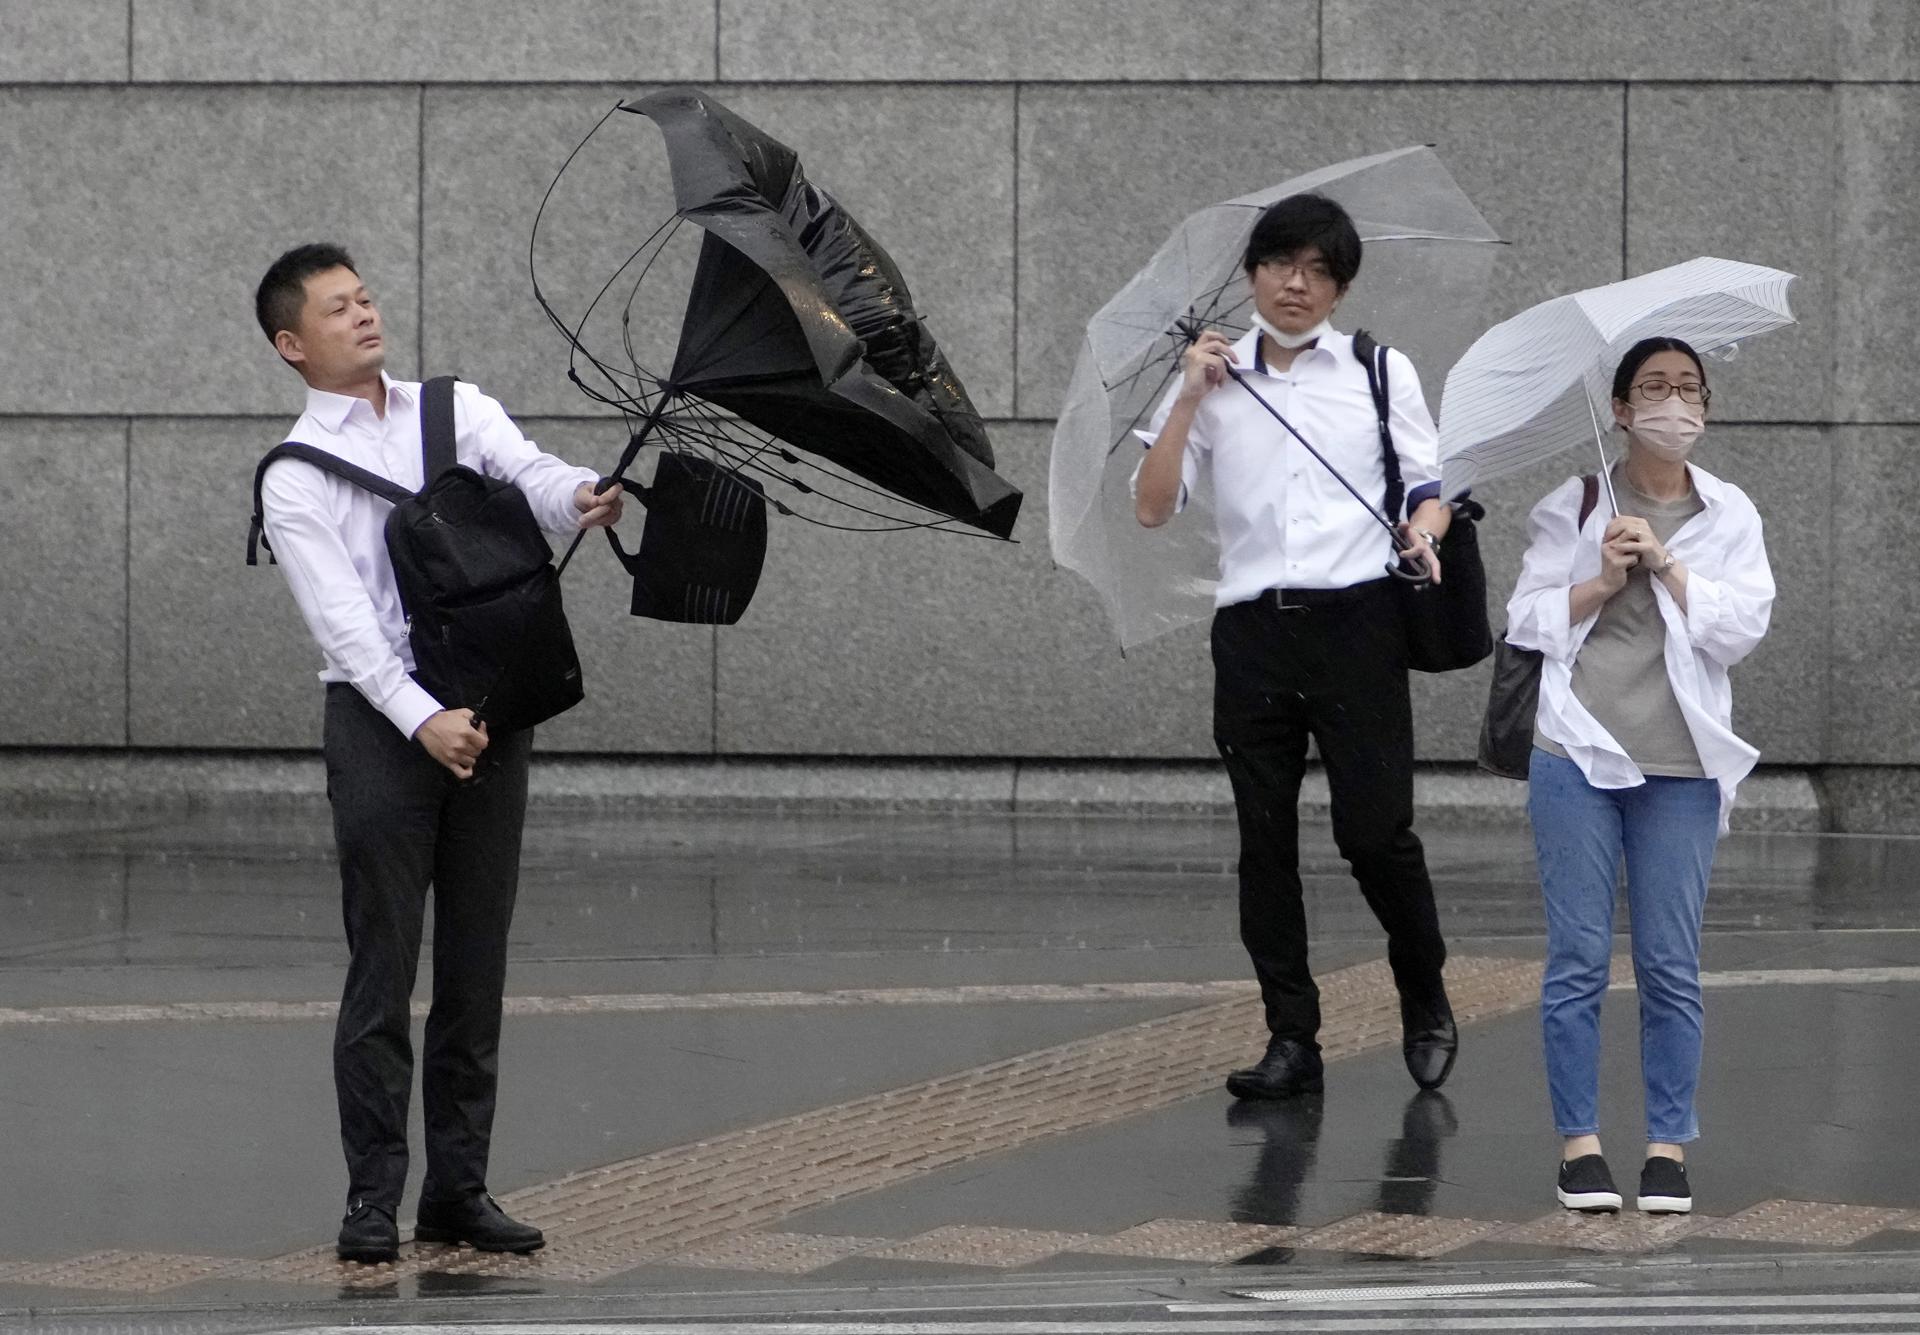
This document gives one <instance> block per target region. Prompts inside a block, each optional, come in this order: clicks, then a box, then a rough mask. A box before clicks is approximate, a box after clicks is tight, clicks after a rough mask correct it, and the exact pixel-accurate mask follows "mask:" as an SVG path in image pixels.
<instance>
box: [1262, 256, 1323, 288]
mask: <svg viewBox="0 0 1920 1335" xmlns="http://www.w3.org/2000/svg"><path fill="white" fill-rule="evenodd" d="M1259 267H1260V268H1262V269H1265V270H1266V271H1267V272H1268V273H1269V274H1271V275H1272V276H1273V277H1275V278H1278V279H1280V280H1281V281H1282V282H1285V281H1286V280H1287V279H1289V278H1296V277H1297V278H1299V279H1300V280H1301V281H1303V282H1305V283H1308V284H1311V285H1314V286H1319V285H1322V284H1326V283H1331V282H1332V281H1333V270H1332V269H1330V268H1328V267H1327V262H1326V261H1325V260H1299V261H1295V260H1277V259H1276V260H1261V261H1260V264H1259Z"/></svg>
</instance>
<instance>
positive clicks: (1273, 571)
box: [1135, 330, 1440, 607]
mask: <svg viewBox="0 0 1920 1335" xmlns="http://www.w3.org/2000/svg"><path fill="white" fill-rule="evenodd" d="M1233 351H1234V355H1235V356H1236V357H1238V358H1239V360H1238V362H1236V363H1235V368H1236V369H1237V370H1238V371H1239V372H1240V374H1241V375H1242V376H1243V377H1244V378H1245V380H1246V382H1247V384H1249V385H1251V386H1252V387H1253V388H1254V389H1255V390H1256V391H1257V392H1258V393H1259V394H1260V396H1261V397H1262V398H1263V399H1265V400H1266V401H1267V402H1268V403H1271V404H1272V405H1273V406H1274V408H1275V409H1277V410H1278V411H1279V412H1280V414H1281V415H1282V416H1283V417H1285V418H1286V419H1287V420H1288V421H1289V422H1291V423H1293V425H1294V427H1295V428H1296V429H1297V430H1298V431H1299V432H1300V434H1301V435H1303V436H1305V437H1306V438H1307V439H1308V440H1310V441H1312V442H1313V445H1314V448H1315V449H1317V450H1319V451H1320V453H1321V454H1323V455H1325V456H1326V458H1327V461H1328V462H1329V463H1331V464H1332V465H1333V466H1334V467H1335V468H1337V469H1339V470H1340V472H1341V473H1342V474H1343V475H1344V476H1345V477H1346V479H1347V481H1349V482H1351V483H1352V484H1353V485H1354V487H1355V489H1357V490H1358V491H1359V493H1360V494H1361V495H1362V496H1365V497H1367V498H1369V500H1370V501H1371V503H1372V505H1373V506H1374V516H1378V515H1379V514H1380V513H1381V512H1380V509H1379V507H1380V505H1381V504H1382V503H1383V502H1384V501H1385V499H1386V491H1387V472H1386V466H1385V463H1384V461H1383V460H1382V459H1381V457H1380V425H1379V421H1380V419H1379V415H1378V414H1377V413H1376V412H1375V410H1374V406H1373V393H1372V391H1371V390H1370V389H1369V388H1368V385H1367V368H1366V367H1365V366H1364V365H1363V364H1362V363H1361V361H1360V359H1359V358H1358V357H1355V356H1354V355H1353V338H1352V336H1351V335H1349V334H1342V333H1338V332H1329V333H1327V334H1324V335H1322V336H1321V338H1320V340H1319V341H1318V342H1317V343H1316V344H1315V345H1314V346H1313V347H1311V348H1304V349H1302V350H1301V351H1300V352H1299V353H1297V354H1296V355H1295V356H1294V359H1293V364H1292V365H1291V366H1290V367H1288V368H1287V369H1286V370H1284V371H1278V370H1275V369H1273V368H1272V367H1269V366H1267V365H1266V364H1265V362H1264V360H1263V359H1262V358H1261V357H1260V355H1259V353H1260V340H1259V333H1258V331H1257V330H1256V331H1250V332H1248V333H1247V334H1246V335H1244V336H1243V337H1242V338H1241V339H1240V341H1239V342H1237V343H1235V344H1234V345H1233ZM1179 392H1180V387H1179V385H1177V384H1176V385H1175V386H1174V387H1173V388H1172V389H1171V390H1169V391H1168V392H1167V396H1166V397H1165V398H1164V399H1162V400H1161V402H1160V406H1159V408H1158V409H1157V410H1155V412H1154V415H1153V419H1152V421H1151V423H1150V424H1149V426H1148V428H1147V429H1146V430H1144V431H1141V432H1138V433H1137V434H1138V435H1139V436H1140V438H1141V439H1142V440H1143V441H1145V442H1146V444H1147V446H1148V448H1151V447H1152V445H1153V442H1154V440H1155V439H1156V438H1158V436H1159V435H1160V431H1161V429H1162V428H1163V427H1164V426H1165V425H1166V422H1167V417H1168V415H1169V414H1170V413H1172V411H1173V403H1174V400H1175V398H1176V397H1178V395H1179ZM1387 392H1388V396H1389V415H1388V419H1387V420H1388V423H1389V425H1390V426H1391V427H1392V429H1393V445H1394V452H1395V453H1396V454H1397V455H1399V457H1400V475H1401V479H1402V481H1404V482H1405V484H1406V488H1407V498H1408V499H1407V507H1408V510H1409V511H1411V510H1412V509H1413V508H1414V507H1416V506H1418V505H1419V503H1420V502H1421V501H1422V500H1424V499H1426V498H1427V497H1428V496H1430V495H1434V494H1437V493H1438V490H1439V480H1440V442H1439V437H1438V434H1437V433H1436V432H1435V431H1434V427H1433V416H1432V414H1430V413H1429V412H1428V411H1427V401H1426V399H1425V398H1424V397H1422V396H1421V393H1420V377H1419V374H1418V373H1417V372H1416V371H1415V370H1414V369H1413V363H1412V362H1411V361H1409V360H1408V359H1407V358H1406V357H1405V356H1404V355H1402V354H1401V353H1399V352H1397V351H1393V350H1389V351H1388V353H1387ZM1203 469H1205V470H1208V471H1209V473H1210V480H1211V482H1212V484H1213V505H1214V515H1215V520H1216V522H1217V524H1218V525H1219V531H1220V584H1219V587H1218V589H1216V590H1215V593H1214V605H1215V606H1217V607H1226V606H1228V605H1229V604H1231V603H1241V602H1246V601H1247V600H1248V599H1250V598H1257V597H1259V596H1260V594H1261V593H1262V591H1264V590H1266V589H1274V588H1286V589H1344V588H1348V587H1350V586H1352V585H1355V584H1362V583H1365V582H1367V581H1368V580H1375V579H1382V578H1385V576H1386V568H1387V562H1388V561H1389V560H1391V559H1392V556H1393V542H1392V540H1391V539H1390V538H1389V537H1388V536H1387V531H1386V529H1384V528H1382V527H1381V526H1380V523H1379V520H1378V519H1377V518H1375V517H1373V516H1369V515H1368V513H1367V511H1366V510H1365V509H1364V508H1363V507H1362V506H1361V504H1360V502H1359V501H1357V500H1355V499H1354V498H1353V496H1352V495H1351V494H1350V493H1349V492H1348V491H1347V489H1346V488H1345V487H1342V486H1341V485H1340V484H1339V482H1337V481H1336V480H1335V479H1334V477H1333V475H1332V474H1331V473H1329V472H1328V471H1327V470H1326V468H1325V467H1324V466H1323V465H1322V464H1321V463H1320V462H1319V461H1318V460H1316V459H1315V458H1314V457H1313V456H1312V455H1311V454H1309V453H1308V452H1307V451H1306V449H1305V448H1304V447H1303V446H1302V445H1301V444H1300V442H1299V441H1297V440H1295V439H1294V438H1293V436H1292V435H1290V434H1289V433H1288V431H1287V429H1286V428H1285V427H1283V426H1281V425H1280V423H1278V422H1276V421H1274V420H1273V417H1272V415H1271V414H1270V413H1268V412H1267V410H1266V409H1265V408H1263V407H1261V406H1260V404H1258V403H1256V402H1255V401H1254V398H1253V395H1251V394H1249V393H1247V391H1246V390H1244V389H1242V388H1241V387H1240V386H1239V385H1236V384H1234V383H1233V382H1232V381H1228V382H1227V383H1225V384H1222V385H1217V386H1215V387H1214V388H1213V389H1212V390H1210V391H1209V392H1208V393H1207V396H1206V397H1205V398H1203V399H1201V400H1200V406H1199V409H1198V410H1197V411H1196V412H1195V413H1194V416H1193V427H1192V429H1191V430H1190V431H1189V432H1188V433H1187V448H1186V453H1185V455H1184V456H1183V457H1182V459H1181V462H1180V471H1181V479H1182V481H1181V488H1180V505H1181V507H1182V508H1184V507H1185V505H1186V501H1187V496H1188V494H1189V493H1190V492H1191V491H1192V490H1193V489H1194V488H1195V487H1196V486H1198V485H1199V481H1200V478H1201V476H1202V471H1201V470H1203ZM1135 475H1136V477H1137V476H1138V470H1137V469H1136V472H1135ZM1403 517H1404V516H1402V515H1396V516H1394V518H1395V519H1396V520H1398V519H1401V518H1403Z"/></svg>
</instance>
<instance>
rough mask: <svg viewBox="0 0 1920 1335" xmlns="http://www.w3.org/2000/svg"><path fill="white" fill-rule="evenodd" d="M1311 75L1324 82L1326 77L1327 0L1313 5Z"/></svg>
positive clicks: (1319, 81)
mask: <svg viewBox="0 0 1920 1335" xmlns="http://www.w3.org/2000/svg"><path fill="white" fill-rule="evenodd" d="M1313 77H1314V80H1315V81H1316V82H1318V83H1325V82H1326V79H1327V0H1320V3H1319V4H1317V5H1316V6H1314V14H1313Z"/></svg>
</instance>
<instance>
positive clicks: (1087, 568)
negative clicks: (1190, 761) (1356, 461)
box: [1048, 147, 1500, 649]
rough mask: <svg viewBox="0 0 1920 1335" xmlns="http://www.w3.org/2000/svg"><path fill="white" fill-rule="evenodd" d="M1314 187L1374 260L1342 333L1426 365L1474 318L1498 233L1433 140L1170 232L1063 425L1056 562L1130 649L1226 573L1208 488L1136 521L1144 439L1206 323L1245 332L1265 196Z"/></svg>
mask: <svg viewBox="0 0 1920 1335" xmlns="http://www.w3.org/2000/svg"><path fill="white" fill-rule="evenodd" d="M1307 192H1313V193H1318V194H1322V195H1325V196H1327V197H1328V198H1330V199H1332V200H1334V201H1336V202H1337V203H1339V204H1340V205H1341V206H1342V207H1344V208H1345V209H1346V210H1347V212H1348V213H1349V214H1351V215H1352V217H1353V220H1354V223H1355V225H1356V226H1357V227H1358V229H1359V232H1360V238H1361V242H1362V244H1363V258H1362V262H1361V266H1360V274H1359V277H1358V278H1357V279H1356V280H1355V282H1354V285H1353V288H1352V290H1351V291H1350V292H1349V293H1348V295H1347V297H1346V298H1345V300H1344V301H1343V302H1342V304H1341V308H1340V309H1341V315H1342V324H1343V326H1347V327H1365V328H1367V329H1369V330H1371V331H1372V332H1373V333H1374V335H1375V336H1376V337H1377V338H1379V339H1380V341H1381V342H1383V343H1388V344H1391V345H1392V346H1395V347H1398V348H1400V349H1401V350H1402V351H1404V352H1406V353H1407V355H1408V356H1409V357H1411V358H1413V360H1414V363H1415V365H1420V364H1422V363H1424V364H1426V365H1429V366H1435V365H1437V366H1445V365H1447V364H1449V363H1450V362H1451V361H1452V359H1453V357H1454V356H1457V355H1458V353H1459V351H1460V349H1461V348H1462V347H1463V346H1464V345H1465V343H1466V341H1467V337H1468V335H1469V334H1470V333H1471V331H1472V330H1473V329H1474V328H1475V327H1477V318H1476V317H1477V316H1478V314H1479V312H1480V310H1481V303H1482V301H1483V300H1484V297H1485V293H1486V288H1487V281H1488V279H1489V277H1490V276H1491V274H1492V269H1493V263H1494V259H1495V256H1496V253H1497V252H1496V248H1497V246H1498V245H1499V242H1500V238H1499V237H1498V236H1497V235H1496V234H1495V233H1494V231H1493V229H1492V227H1491V226H1489V225H1488V223H1487V221H1486V219H1485V218H1483V217H1481V216H1480V212H1479V210H1478V209H1476V208H1475V207H1474V206H1473V202H1472V201H1471V200H1469V199H1468V198H1467V196H1466V194H1465V193H1464V192H1463V191H1462V190H1461V189H1460V187H1459V186H1458V185H1457V184H1456V183H1455V182H1454V180H1453V177H1452V175H1451V174H1449V173H1448V171H1447V169H1446V166H1445V165H1444V164H1443V163H1442V162H1441V161H1440V158H1439V156H1438V155H1437V154H1435V153H1434V151H1433V150H1432V149H1431V148H1426V147H1415V148H1403V149H1398V150H1396V151H1394V152H1390V153H1381V154H1376V155H1374V156H1371V157H1365V158H1356V159H1353V160H1351V161H1347V162H1342V163H1338V164H1335V165H1334V166H1330V167H1324V168H1321V169H1320V170H1318V171H1313V172H1309V173H1307V174H1306V175H1304V176H1296V177H1293V178H1292V179H1290V180H1286V181H1282V182H1280V183H1279V184H1277V185H1273V186H1269V187H1268V188H1266V189H1264V190H1259V191H1256V192H1255V193H1253V194H1250V195H1243V196H1241V197H1239V198H1237V199H1230V200H1227V201H1225V202H1223V203H1219V204H1214V205H1212V206H1210V207H1208V208H1204V209H1201V210H1200V211H1199V212H1197V213H1195V214H1193V215H1191V216H1190V217H1188V218H1187V219H1186V220H1185V221H1184V222H1182V223H1181V224H1180V225H1179V226H1178V227H1177V228H1175V229H1174V232H1173V235H1172V236H1171V237H1169V238H1168V240H1167V242H1166V244H1164V245H1163V246H1161V247H1160V249H1159V250H1158V251H1157V252H1156V253H1155V254H1154V256H1153V258H1152V259H1151V260H1149V261H1148V263H1147V265H1146V267H1145V268H1143V269H1141V270H1140V272H1139V273H1137V274H1135V275H1134V277H1133V278H1132V279H1131V280H1130V281H1129V282H1128V283H1127V284H1126V286H1125V287H1123V288H1121V290H1120V291H1119V292H1118V293H1117V294H1115V296H1114V297H1113V299H1112V300H1110V301H1108V302H1107V303H1106V305H1104V306H1102V307H1101V308H1100V310H1099V312H1098V313H1097V314H1095V315H1094V317H1093V318H1092V319H1091V320H1090V321H1088V323H1087V331H1086V335H1085V338H1084V339H1083V340H1082V343H1081V347H1080V355H1079V359H1078V361H1077V362H1076V363H1075V366H1074V372H1073V378H1072V379H1071V381H1070V382H1069V383H1068V388H1067V394H1066V398H1065V401H1064V405H1063V407H1062V410H1061V414H1060V419H1059V422H1058V424H1057V426H1056V427H1055V429H1054V434H1053V451H1052V459H1051V467H1050V470H1049V477H1048V498H1049V504H1050V537H1051V541H1052V546H1053V558H1054V560H1055V561H1056V562H1057V563H1058V564H1060V565H1062V566H1065V567H1067V568H1068V569H1070V570H1073V571H1075V572H1077V573H1078V574H1080V575H1081V576H1082V577H1084V578H1085V579H1086V580H1087V581H1088V582H1089V583H1090V584H1092V585H1093V587H1094V588H1095V589H1096V590H1097V591H1098V592H1099V594H1100V597H1101V599H1102V600H1103V601H1104V602H1105V604H1106V607H1107V611H1108V615H1109V617H1110V619H1111V621H1112V623H1113V627H1114V630H1115V632H1116V633H1117V634H1118V636H1119V639H1120V643H1121V646H1122V648H1123V649H1125V648H1132V647H1133V646H1135V645H1139V644H1143V643H1145V642H1147V641H1149V640H1152V639H1154V638H1156V637H1157V636H1160V635H1164V634H1166V633H1168V632H1169V631H1172V630H1176V629H1178V628H1179V627H1181V626H1184V625H1187V624H1190V623H1192V622H1194V621H1198V620H1201V619H1203V618H1205V617H1208V616H1210V615H1212V612H1213V590H1214V585H1215V583H1216V581H1217V579H1218V576H1219V538H1218V534H1217V531H1216V529H1215V525H1214V519H1213V506H1212V498H1211V496H1210V495H1209V494H1207V492H1206V489H1205V487H1204V485H1203V487H1202V488H1201V489H1200V491H1199V492H1198V493H1197V494H1196V495H1194V496H1193V497H1191V498H1190V501H1189V504H1188V507H1187V513H1185V514H1183V515H1181V516H1180V518H1179V519H1178V520H1176V521H1175V522H1174V523H1171V524H1167V525H1164V526H1162V527H1161V528H1158V529H1146V528H1142V527H1141V526H1140V524H1139V523H1138V522H1137V521H1136V520H1135V518H1134V513H1133V496H1132V488H1131V481H1132V477H1133V472H1134V469H1135V467H1136V466H1137V465H1138V464H1139V462H1140V451H1141V445H1140V441H1139V439H1138V438H1137V437H1136V436H1135V435H1134V432H1135V430H1136V429H1138V428H1141V427H1143V426H1144V425H1145V424H1146V423H1147V421H1148V419H1149V418H1150V417H1151V416H1152V414H1153V410H1154V408H1155V407H1156V406H1157V405H1158V404H1159V402H1160V400H1161V399H1162V397H1164V395H1165V394H1166V392H1167V390H1168V389H1169V387H1171V385H1172V384H1173V381H1174V378H1175V377H1176V376H1177V375H1178V373H1179V367H1180V355H1181V353H1182V352H1184V351H1185V349H1186V347H1187V345H1188V343H1190V342H1191V341H1192V339H1193V338H1194V337H1197V336H1198V333H1199V331H1200V330H1202V329H1206V328H1215V329H1221V330H1223V331H1226V332H1227V333H1229V334H1230V335H1238V334H1240V333H1243V332H1245V330H1246V328H1247V315H1248V312H1249V311H1250V309H1251V306H1252V292H1251V289H1250V288H1249V286H1248V284H1247V280H1246V275H1245V273H1244V271H1243V269H1242V267H1241V260H1242V257H1243V255H1244V253H1245V250H1246V244H1247V237H1248V234H1249V233H1250V232H1251V231H1252V230H1253V224H1254V222H1255V221H1256V220H1257V219H1258V218H1259V216H1260V214H1261V212H1262V211H1263V210H1265V209H1266V207H1267V206H1268V205H1269V204H1272V203H1274V202H1275V201H1277V200H1281V199H1285V198H1286V197H1287V196H1289V195H1296V194H1303V193H1307ZM1214 392H1215V393H1241V392H1244V391H1242V390H1240V389H1238V388H1237V387H1235V386H1232V385H1225V386H1222V387H1220V388H1219V389H1217V390H1215V391H1214ZM1354 503H1355V504H1358V503H1359V502H1357V501H1356V502H1354Z"/></svg>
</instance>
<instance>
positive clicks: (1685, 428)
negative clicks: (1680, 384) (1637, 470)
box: [1627, 394, 1707, 463]
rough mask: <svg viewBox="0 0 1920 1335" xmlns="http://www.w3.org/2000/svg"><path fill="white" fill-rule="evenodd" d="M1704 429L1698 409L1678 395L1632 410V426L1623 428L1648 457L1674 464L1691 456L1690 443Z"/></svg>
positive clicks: (1704, 423) (1691, 447)
mask: <svg viewBox="0 0 1920 1335" xmlns="http://www.w3.org/2000/svg"><path fill="white" fill-rule="evenodd" d="M1706 429H1707V424H1706V420H1705V419H1704V418H1703V417H1702V416H1701V412H1700V405H1699V404H1697V403H1688V402H1686V401H1685V400H1684V399H1682V398H1681V397H1680V396H1679V395H1678V394H1672V395H1669V396H1668V397H1666V398H1664V399H1662V400H1660V401H1659V402H1658V403H1649V404H1646V405H1644V406H1643V407H1639V408H1635V409H1634V410H1633V424H1632V425H1631V426H1629V427H1628V428H1627V430H1628V431H1630V432H1632V433H1633V438H1634V439H1635V440H1637V441H1639V442H1640V444H1641V445H1642V446H1643V447H1645V449H1646V450H1647V452H1648V453H1649V454H1652V455H1653V456H1655V457H1656V458H1660V459H1666V460H1668V461H1670V462H1674V463H1678V462H1679V461H1680V460H1682V459H1685V458H1686V457H1687V455H1688V454H1689V453H1691V452H1692V450H1693V442H1694V441H1696V440H1698V439H1699V438H1700V433H1701V432H1702V431H1705V430H1706Z"/></svg>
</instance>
